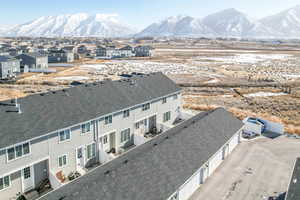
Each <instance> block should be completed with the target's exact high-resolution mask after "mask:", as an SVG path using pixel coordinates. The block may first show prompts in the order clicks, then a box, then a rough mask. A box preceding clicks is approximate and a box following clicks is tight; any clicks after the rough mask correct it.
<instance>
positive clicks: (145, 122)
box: [135, 119, 148, 129]
mask: <svg viewBox="0 0 300 200" xmlns="http://www.w3.org/2000/svg"><path fill="white" fill-rule="evenodd" d="M147 124H148V120H147V119H144V120H141V121H139V122H136V123H135V129H139V128H140V127H141V126H143V125H144V126H147Z"/></svg>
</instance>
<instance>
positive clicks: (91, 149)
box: [87, 143, 96, 159]
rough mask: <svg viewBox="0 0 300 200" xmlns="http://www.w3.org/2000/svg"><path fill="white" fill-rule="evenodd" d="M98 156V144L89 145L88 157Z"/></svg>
mask: <svg viewBox="0 0 300 200" xmlns="http://www.w3.org/2000/svg"><path fill="white" fill-rule="evenodd" d="M95 156H96V144H95V143H94V144H90V145H87V159H91V158H93V157H95Z"/></svg>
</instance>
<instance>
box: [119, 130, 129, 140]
mask: <svg viewBox="0 0 300 200" xmlns="http://www.w3.org/2000/svg"><path fill="white" fill-rule="evenodd" d="M128 140H130V128H128V129H125V130H123V131H121V142H126V141H128Z"/></svg>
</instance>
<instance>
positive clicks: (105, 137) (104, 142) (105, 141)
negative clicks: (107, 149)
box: [103, 135, 107, 144]
mask: <svg viewBox="0 0 300 200" xmlns="http://www.w3.org/2000/svg"><path fill="white" fill-rule="evenodd" d="M103 144H107V135H105V136H103Z"/></svg>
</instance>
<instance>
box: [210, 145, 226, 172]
mask: <svg viewBox="0 0 300 200" xmlns="http://www.w3.org/2000/svg"><path fill="white" fill-rule="evenodd" d="M222 161H223V151H222V150H219V151H218V152H217V153H216V154H215V155H214V157H212V158H211V160H209V173H208V174H209V176H210V175H211V174H212V173H213V172H214V171H215V170H216V169H217V168H218V167H219V165H220V164H221V163H222Z"/></svg>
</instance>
